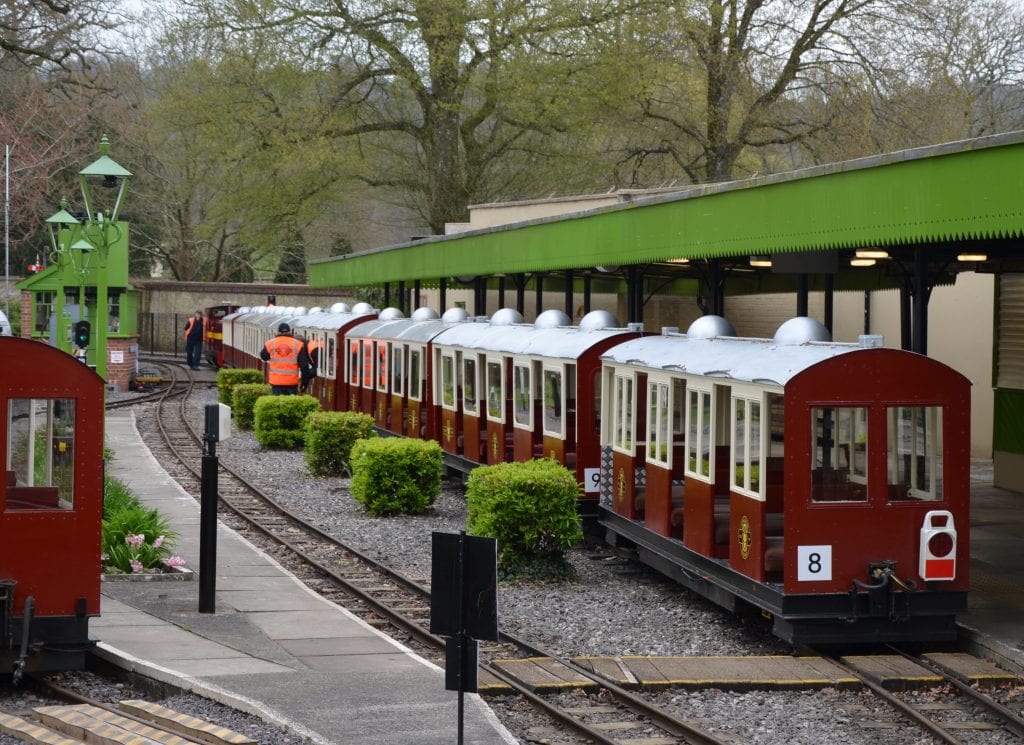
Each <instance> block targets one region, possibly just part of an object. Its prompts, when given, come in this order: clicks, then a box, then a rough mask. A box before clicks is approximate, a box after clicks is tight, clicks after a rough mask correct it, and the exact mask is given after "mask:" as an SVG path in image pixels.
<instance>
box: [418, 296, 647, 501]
mask: <svg viewBox="0 0 1024 745" xmlns="http://www.w3.org/2000/svg"><path fill="white" fill-rule="evenodd" d="M569 323H570V321H569V318H568V316H566V315H565V313H562V312H561V311H557V310H549V311H545V312H544V313H541V314H540V315H539V316H538V317H537V320H536V321H535V322H534V323H532V324H523V323H522V317H521V316H520V315H519V313H518V312H516V311H514V310H512V309H510V308H504V309H502V310H499V311H498V312H496V313H495V314H494V315H493V316H492V317H491V319H490V321H489V322H478V323H469V324H462V325H460V326H457V327H453V328H451V329H449V330H447V331H445V332H443V333H441V334H439V335H438V336H437V337H436V338H435V340H434V344H433V347H434V367H433V369H434V377H433V380H434V382H435V388H436V390H435V400H436V401H438V402H439V404H440V409H441V432H440V441H441V445H442V447H443V448H444V450H445V451H446V452H447V453H449V454H451V455H453V456H460V457H461V458H463V459H464V460H466V461H468V462H470V463H500V462H504V461H512V460H517V461H525V460H530V459H532V458H536V457H546V458H551V459H553V460H555V461H557V462H558V463H561V464H562V465H564V466H566V467H568V468H569V469H570V470H572V471H574V472H575V473H576V475H577V478H578V479H579V480H580V481H581V482H583V483H584V488H585V493H587V494H589V496H590V497H591V498H594V499H596V497H597V486H598V483H599V479H598V476H599V467H600V447H599V439H598V432H599V429H600V419H599V415H600V406H599V403H598V402H599V401H600V385H599V383H600V371H601V361H600V355H601V353H602V352H603V351H605V350H606V349H608V348H609V347H611V346H612V345H614V344H617V343H619V342H621V341H624V340H626V339H629V338H632V337H636V336H638V335H639V334H640V329H639V327H637V328H633V329H623V328H616V326H617V323H616V321H615V319H614V317H612V316H611V315H610V314H608V313H606V312H604V311H594V312H593V313H590V314H588V315H587V316H585V317H584V318H583V320H582V321H581V322H580V325H579V326H578V327H574V326H570V325H569ZM588 469H589V471H588ZM588 473H589V475H590V476H591V478H590V479H589V480H588V479H587V478H586V477H587V475H588Z"/></svg>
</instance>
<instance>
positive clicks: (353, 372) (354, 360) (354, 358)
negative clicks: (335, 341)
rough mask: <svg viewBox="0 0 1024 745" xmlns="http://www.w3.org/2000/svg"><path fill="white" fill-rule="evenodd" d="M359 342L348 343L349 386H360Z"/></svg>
mask: <svg viewBox="0 0 1024 745" xmlns="http://www.w3.org/2000/svg"><path fill="white" fill-rule="evenodd" d="M359 347H360V345H359V342H358V341H350V342H349V343H348V384H349V385H359Z"/></svg>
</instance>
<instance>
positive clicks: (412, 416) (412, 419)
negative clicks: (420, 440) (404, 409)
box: [409, 409, 420, 432]
mask: <svg viewBox="0 0 1024 745" xmlns="http://www.w3.org/2000/svg"><path fill="white" fill-rule="evenodd" d="M419 425H420V418H419V414H418V413H417V411H416V409H410V410H409V431H410V432H419V430H418V429H417V428H418V427H419Z"/></svg>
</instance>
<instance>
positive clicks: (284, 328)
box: [277, 322, 292, 334]
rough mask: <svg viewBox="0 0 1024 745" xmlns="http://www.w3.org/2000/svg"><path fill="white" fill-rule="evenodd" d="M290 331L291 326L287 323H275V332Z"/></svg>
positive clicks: (288, 332)
mask: <svg viewBox="0 0 1024 745" xmlns="http://www.w3.org/2000/svg"><path fill="white" fill-rule="evenodd" d="M291 331H292V327H291V326H289V325H288V324H287V323H284V322H282V323H279V324H278V325H277V333H279V334H290V333H291Z"/></svg>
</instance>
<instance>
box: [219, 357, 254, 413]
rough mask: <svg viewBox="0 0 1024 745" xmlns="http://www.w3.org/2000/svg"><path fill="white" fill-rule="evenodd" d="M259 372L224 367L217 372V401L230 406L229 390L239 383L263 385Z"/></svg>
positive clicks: (230, 394)
mask: <svg viewBox="0 0 1024 745" xmlns="http://www.w3.org/2000/svg"><path fill="white" fill-rule="evenodd" d="M263 382H265V381H264V380H263V372H262V371H261V370H251V369H241V368H234V367H226V368H223V369H221V370H219V371H218V372H217V400H218V401H220V402H221V403H222V404H227V405H228V406H231V400H232V399H231V396H232V393H231V389H232V388H234V387H235V386H236V385H239V384H241V383H263Z"/></svg>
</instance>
